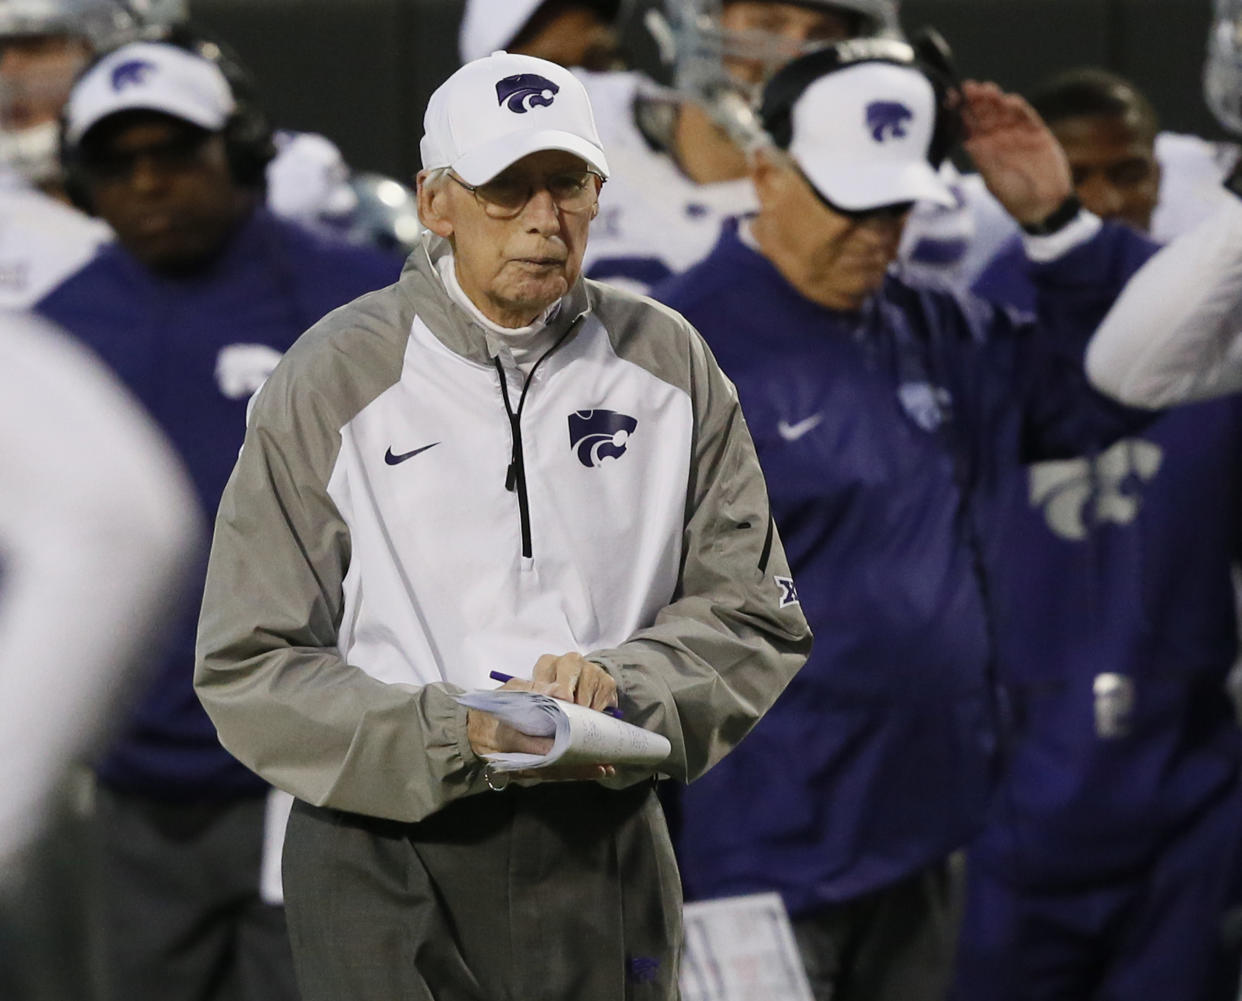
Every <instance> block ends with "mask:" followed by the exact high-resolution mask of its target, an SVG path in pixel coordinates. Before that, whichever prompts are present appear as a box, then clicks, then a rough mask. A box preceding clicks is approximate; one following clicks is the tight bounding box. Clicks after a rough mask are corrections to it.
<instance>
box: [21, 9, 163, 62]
mask: <svg viewBox="0 0 1242 1001" xmlns="http://www.w3.org/2000/svg"><path fill="white" fill-rule="evenodd" d="M138 23H139V22H138V19H137V17H136V16H135V12H134V10H132V9H131V6H130V5H129V4H128V3H122V2H120V0H0V39H7V38H15V37H16V38H20V37H29V36H33V35H69V36H72V37H75V38H82V39H85V40H86V41H87V42H89V43H90V46H91V48H92V49H94V50H95V51H100V50H101V49H105V48H110V47H111V46H113V45H117V44H119V43H121V42H124V41H127V40H128V39H129V38H131V37H133V33H134V30H135V28H136V27H137V25H138Z"/></svg>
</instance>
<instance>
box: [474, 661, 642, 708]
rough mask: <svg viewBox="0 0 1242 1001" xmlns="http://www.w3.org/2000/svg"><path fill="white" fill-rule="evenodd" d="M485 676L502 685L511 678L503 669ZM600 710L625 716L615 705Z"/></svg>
mask: <svg viewBox="0 0 1242 1001" xmlns="http://www.w3.org/2000/svg"><path fill="white" fill-rule="evenodd" d="M487 676H488V677H489V678H491V679H492V680H493V681H499V682H500V683H501V684H502V685H503V684H504V683H505V682H506V681H512V680H513V675H512V674H505V672H504V671H489V672H488V674H487ZM601 711H602V712H606V713H607V714H608V715H609V716H611V717H612V718H613V719H625V717H624V716H623V715H622V714H621V710H620V709H618V708H617V707H616V706H605V707H604V709H602V710H601Z"/></svg>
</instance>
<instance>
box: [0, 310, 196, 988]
mask: <svg viewBox="0 0 1242 1001" xmlns="http://www.w3.org/2000/svg"><path fill="white" fill-rule="evenodd" d="M0 366H2V368H3V371H4V373H5V378H6V380H7V385H6V388H5V392H4V394H3V397H0V413H2V414H3V417H4V420H3V427H4V429H5V430H4V432H3V434H0V459H2V461H3V464H4V469H5V477H4V482H3V486H0V550H2V551H3V554H4V555H3V563H2V565H0V582H2V584H3V588H2V589H0V758H2V760H3V761H4V769H5V781H4V783H3V785H2V786H0V995H2V996H3V997H4V998H5V999H6V1001H33V999H39V1001H42V999H49V1001H50V999H55V1001H80V999H81V998H84V997H89V996H90V995H91V990H90V986H89V984H88V983H87V982H86V980H85V977H86V974H85V971H84V969H83V966H82V965H81V963H80V962H79V961H78V960H77V959H76V958H74V957H75V956H76V954H77V951H78V950H79V948H80V943H77V942H73V941H64V940H63V936H66V935H72V934H74V933H75V932H76V930H77V922H76V921H75V920H73V919H72V918H71V917H70V916H68V915H66V914H64V913H60V912H59V911H58V908H59V907H60V905H61V904H65V903H66V902H65V901H64V900H63V899H62V897H61V895H60V894H61V890H60V889H55V890H53V889H52V888H51V887H50V886H49V885H48V882H47V880H48V878H49V875H50V870H51V869H52V868H53V866H54V863H53V862H52V861H51V860H49V859H47V858H46V857H45V852H46V851H47V849H46V846H45V845H44V843H43V841H42V838H43V836H44V834H45V833H46V831H47V828H48V825H49V824H50V823H51V822H52V820H53V817H54V815H55V813H56V811H57V800H58V799H59V797H60V791H61V788H62V785H63V783H64V781H65V779H66V775H67V773H68V771H69V770H70V769H71V768H72V767H73V766H74V765H75V764H76V763H77V762H79V761H80V760H81V759H83V758H85V757H87V756H89V754H90V753H92V752H93V751H94V750H95V749H96V748H97V746H98V743H99V741H101V740H102V739H103V738H104V737H105V735H106V734H107V733H108V732H110V731H111V729H112V728H113V727H114V726H115V724H116V721H117V717H118V715H120V714H121V713H122V712H123V706H124V700H125V698H126V696H128V695H129V694H130V693H131V690H132V688H133V687H134V684H135V681H136V680H137V679H139V678H141V672H142V669H143V668H144V667H145V666H146V664H147V663H148V662H149V661H151V660H152V659H154V657H155V655H156V653H157V651H158V650H160V649H161V646H162V643H163V636H164V633H165V632H166V631H167V628H168V625H169V623H170V622H173V621H175V619H176V617H177V615H178V614H179V613H180V612H181V611H183V608H182V601H181V599H182V598H183V597H185V595H186V594H187V592H188V591H189V590H190V589H191V584H190V573H191V571H192V570H193V569H194V568H195V567H196V566H197V565H198V559H197V557H198V556H199V550H200V548H201V546H202V543H203V539H202V529H203V526H202V524H201V519H200V516H199V514H198V508H197V504H196V503H195V500H194V495H193V492H192V490H191V487H190V483H189V480H188V478H187V476H186V474H185V471H184V470H183V468H182V467H181V464H180V463H179V462H178V461H177V459H176V456H175V455H174V454H173V452H172V450H171V449H170V448H169V446H168V443H167V442H166V441H165V440H164V439H163V438H162V436H161V435H160V434H159V433H158V431H157V430H156V429H155V428H154V427H153V426H152V424H151V421H150V419H149V418H148V417H147V416H146V415H145V414H143V413H142V410H141V408H140V407H139V406H138V405H137V403H136V402H135V401H134V400H133V399H131V398H130V396H129V394H128V393H126V392H125V391H124V390H123V389H122V388H121V387H120V386H119V385H118V384H117V383H116V381H115V379H114V378H113V377H112V376H111V375H110V374H109V373H108V372H107V371H106V370H105V369H104V368H103V366H101V365H100V364H99V363H98V362H97V361H96V360H95V359H94V358H92V357H90V355H89V353H88V352H86V351H84V350H83V349H82V348H81V347H79V346H78V345H76V344H74V343H73V342H72V341H71V340H69V339H68V338H67V337H65V336H64V335H63V334H62V333H61V332H59V331H56V330H55V329H53V328H51V327H50V326H49V325H47V324H45V323H43V322H41V321H37V320H35V319H34V318H32V317H29V316H26V315H22V314H18V313H8V314H4V315H3V316H0ZM75 876H76V878H77V880H78V881H79V882H80V881H81V880H82V878H83V872H82V871H78V872H76V873H75ZM78 892H81V889H80V886H79V890H78Z"/></svg>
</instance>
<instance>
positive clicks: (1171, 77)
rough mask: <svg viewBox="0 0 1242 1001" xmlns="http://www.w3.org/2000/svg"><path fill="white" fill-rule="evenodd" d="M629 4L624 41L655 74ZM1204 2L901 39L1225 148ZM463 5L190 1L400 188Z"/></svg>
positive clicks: (968, 68)
mask: <svg viewBox="0 0 1242 1001" xmlns="http://www.w3.org/2000/svg"><path fill="white" fill-rule="evenodd" d="M659 2H660V0H636V2H635V3H634V12H633V15H632V16H631V18H630V20H629V22H628V27H627V30H626V33H625V37H626V39H627V42H628V44H629V47H630V49H631V51H632V53H633V56H634V60H635V62H636V63H637V64H638V65H641V66H644V67H646V68H649V69H652V70H654V71H655V72H656V73H657V74H659V72H660V67H659V65H658V61H657V60H656V57H655V48H654V46H653V45H652V44H651V41H650V39H649V38H648V36H647V35H646V33H645V31H644V30H643V28H642V23H641V22H642V18H641V16H642V14H643V12H644V11H645V10H646V9H647V8H650V7H653V6H658V5H659ZM1210 6H1211V5H1210V0H905V3H904V4H903V9H902V19H903V22H904V24H905V26H906V29H907V30H908V31H909V30H914V29H917V28H918V27H920V26H922V25H935V26H937V27H938V28H940V30H941V31H942V32H943V33H944V34H945V35H946V36H947V37H948V39H949V41H950V42H951V43H952V45H953V48H954V50H955V51H956V53H957V58H958V62H959V65H960V68H961V70H962V73H963V75H965V76H970V77H976V78H980V79H992V80H996V81H997V82H998V83H1000V84H1001V85H1002V86H1004V87H1007V88H1010V89H1018V90H1021V89H1023V88H1025V87H1028V86H1030V85H1031V84H1033V83H1034V82H1036V81H1037V80H1039V79H1040V78H1041V77H1043V76H1045V75H1047V74H1049V73H1051V72H1055V71H1056V70H1059V69H1066V68H1069V67H1072V66H1079V65H1084V64H1095V65H1100V66H1106V67H1108V68H1110V69H1113V70H1115V71H1117V72H1119V73H1121V74H1123V75H1125V76H1128V77H1129V78H1130V79H1132V80H1133V81H1134V82H1135V83H1137V84H1138V85H1139V86H1140V87H1141V88H1142V89H1143V90H1144V91H1145V92H1146V93H1147V95H1148V96H1149V97H1150V98H1151V99H1152V101H1153V102H1154V104H1155V106H1156V109H1157V111H1159V113H1160V114H1161V116H1162V119H1163V122H1164V125H1165V126H1166V127H1167V128H1171V129H1174V130H1177V131H1183V132H1196V133H1199V134H1201V135H1208V136H1212V137H1219V136H1221V135H1222V133H1221V131H1220V129H1219V127H1218V126H1217V125H1216V123H1215V120H1214V119H1213V118H1212V116H1211V115H1210V113H1209V112H1208V110H1207V109H1206V107H1204V104H1203V99H1202V92H1201V86H1200V78H1201V74H1202V65H1203V51H1204V44H1205V40H1206V37H1207V30H1208V25H1209V22H1210V13H1211V12H1210ZM461 7H462V0H191V10H192V11H193V13H194V16H195V19H196V21H198V22H199V23H200V24H202V25H203V26H204V27H206V28H209V29H211V30H212V31H215V32H216V33H218V34H219V35H221V36H222V37H223V38H224V39H225V40H227V41H229V42H231V43H232V44H233V45H234V47H235V48H236V49H237V50H238V51H239V52H240V54H241V56H242V58H243V60H245V61H246V63H247V64H248V65H249V66H250V67H251V69H252V70H253V71H254V73H255V76H256V77H257V79H258V83H259V87H260V91H261V93H262V94H263V96H264V101H265V103H266V105H267V107H268V108H269V110H270V111H271V113H272V116H273V118H274V119H275V120H276V122H277V124H279V125H281V126H283V127H288V128H296V129H305V130H310V131H317V132H322V133H324V134H325V135H327V136H329V137H330V138H332V139H333V140H335V141H336V142H337V144H338V145H339V146H340V147H341V149H342V150H343V151H344V153H345V155H346V158H347V159H348V160H349V162H350V163H351V164H352V165H354V166H355V167H359V168H365V169H371V170H380V171H383V172H385V173H388V174H392V175H394V176H397V177H401V178H404V179H408V178H409V177H410V176H411V175H412V174H413V172H414V171H415V170H417V168H418V139H419V136H420V135H421V134H422V113H423V107H424V105H425V104H426V100H427V96H428V95H429V94H430V93H431V91H432V90H433V89H434V88H435V86H436V85H437V84H438V83H439V82H440V81H441V80H443V79H444V77H446V76H447V75H448V74H449V73H451V72H452V71H453V69H454V68H455V67H456V65H457V25H458V22H459V20H460V17H461Z"/></svg>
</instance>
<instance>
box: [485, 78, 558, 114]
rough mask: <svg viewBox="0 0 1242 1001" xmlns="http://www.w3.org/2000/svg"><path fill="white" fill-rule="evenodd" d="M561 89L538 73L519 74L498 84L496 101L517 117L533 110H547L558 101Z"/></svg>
mask: <svg viewBox="0 0 1242 1001" xmlns="http://www.w3.org/2000/svg"><path fill="white" fill-rule="evenodd" d="M560 89H561V88H560V87H558V86H557V85H556V84H554V83H553V82H552V81H551V80H549V79H548V78H547V77H542V76H540V75H539V74H538V73H518V74H517V75H516V76H507V77H505V78H504V79H503V80H501V81H500V82H499V83H497V84H496V99H497V102H498V103H499V104H503V105H505V106H506V107H507V108H508V109H509V110H510V111H512V112H513V113H514V114H516V115H524V114H526V112H528V111H530V110H531V108H547V107H550V106H551V105H552V102H553V101H554V100H555V99H556V95H557V93H558V92H559V91H560Z"/></svg>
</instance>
